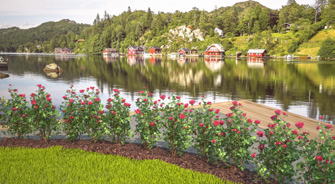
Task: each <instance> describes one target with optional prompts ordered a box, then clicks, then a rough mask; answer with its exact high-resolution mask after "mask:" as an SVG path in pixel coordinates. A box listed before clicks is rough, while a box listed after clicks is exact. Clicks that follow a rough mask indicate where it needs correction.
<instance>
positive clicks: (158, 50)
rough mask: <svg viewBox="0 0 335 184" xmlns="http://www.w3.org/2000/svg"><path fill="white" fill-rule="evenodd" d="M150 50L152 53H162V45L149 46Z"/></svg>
mask: <svg viewBox="0 0 335 184" xmlns="http://www.w3.org/2000/svg"><path fill="white" fill-rule="evenodd" d="M149 52H150V54H161V52H162V50H161V48H160V47H156V46H151V47H150V48H149Z"/></svg>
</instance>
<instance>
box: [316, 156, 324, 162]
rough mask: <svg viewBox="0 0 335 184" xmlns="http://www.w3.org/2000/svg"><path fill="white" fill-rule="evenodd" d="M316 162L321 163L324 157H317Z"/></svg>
mask: <svg viewBox="0 0 335 184" xmlns="http://www.w3.org/2000/svg"><path fill="white" fill-rule="evenodd" d="M315 158H316V160H317V161H319V162H322V160H323V158H322V156H315Z"/></svg>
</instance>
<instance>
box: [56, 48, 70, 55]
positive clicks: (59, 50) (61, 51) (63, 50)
mask: <svg viewBox="0 0 335 184" xmlns="http://www.w3.org/2000/svg"><path fill="white" fill-rule="evenodd" d="M55 54H74V52H73V50H72V49H69V48H66V47H65V48H60V47H58V48H55Z"/></svg>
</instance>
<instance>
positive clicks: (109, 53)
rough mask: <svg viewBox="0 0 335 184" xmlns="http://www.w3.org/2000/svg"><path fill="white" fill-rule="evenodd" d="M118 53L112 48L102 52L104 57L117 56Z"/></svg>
mask: <svg viewBox="0 0 335 184" xmlns="http://www.w3.org/2000/svg"><path fill="white" fill-rule="evenodd" d="M117 53H118V51H117V50H116V49H114V48H106V49H105V50H104V52H103V56H104V57H110V56H117Z"/></svg>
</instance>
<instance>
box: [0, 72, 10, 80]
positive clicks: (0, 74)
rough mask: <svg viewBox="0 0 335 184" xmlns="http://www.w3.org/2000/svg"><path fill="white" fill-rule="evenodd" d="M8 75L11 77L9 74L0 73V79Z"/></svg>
mask: <svg viewBox="0 0 335 184" xmlns="http://www.w3.org/2000/svg"><path fill="white" fill-rule="evenodd" d="M7 77H9V75H8V74H4V73H0V79H4V78H7Z"/></svg>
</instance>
